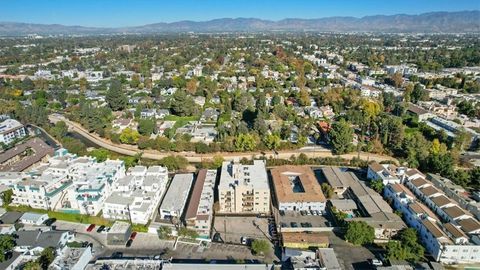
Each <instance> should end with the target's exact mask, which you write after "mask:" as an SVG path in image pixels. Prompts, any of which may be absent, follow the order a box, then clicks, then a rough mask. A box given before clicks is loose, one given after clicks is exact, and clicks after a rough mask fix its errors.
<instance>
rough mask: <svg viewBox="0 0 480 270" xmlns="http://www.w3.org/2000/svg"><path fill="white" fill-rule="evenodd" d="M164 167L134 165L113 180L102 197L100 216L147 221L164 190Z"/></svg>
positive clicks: (166, 173)
mask: <svg viewBox="0 0 480 270" xmlns="http://www.w3.org/2000/svg"><path fill="white" fill-rule="evenodd" d="M167 182H168V169H167V168H165V167H160V166H152V167H149V168H147V167H145V166H135V167H133V168H131V169H130V170H129V171H128V172H127V175H126V176H125V177H123V178H121V179H119V180H118V181H116V182H114V183H113V187H112V193H111V194H110V196H108V198H106V200H105V204H104V207H103V217H104V218H108V219H115V220H129V221H131V222H133V223H136V224H147V223H148V221H149V220H150V219H152V218H153V216H154V214H155V211H156V209H157V207H158V205H159V204H160V200H161V199H162V196H163V194H164V193H165V190H166V186H167Z"/></svg>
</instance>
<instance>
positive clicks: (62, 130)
mask: <svg viewBox="0 0 480 270" xmlns="http://www.w3.org/2000/svg"><path fill="white" fill-rule="evenodd" d="M50 132H51V133H52V135H53V137H55V138H57V139H58V140H62V138H64V137H65V136H67V133H68V126H67V124H66V123H65V122H64V121H58V122H57V123H55V126H54V127H52V128H51V130H50Z"/></svg>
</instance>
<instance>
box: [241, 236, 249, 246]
mask: <svg viewBox="0 0 480 270" xmlns="http://www.w3.org/2000/svg"><path fill="white" fill-rule="evenodd" d="M240 243H242V245H246V244H247V243H248V239H247V238H246V237H245V236H242V237H240Z"/></svg>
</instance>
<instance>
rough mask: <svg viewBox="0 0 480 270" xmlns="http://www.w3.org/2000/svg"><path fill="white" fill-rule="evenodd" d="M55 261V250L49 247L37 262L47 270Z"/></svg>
mask: <svg viewBox="0 0 480 270" xmlns="http://www.w3.org/2000/svg"><path fill="white" fill-rule="evenodd" d="M54 259H55V249H54V248H53V247H47V248H45V249H44V250H43V251H42V252H41V253H40V257H39V258H38V259H37V261H38V263H39V264H40V266H41V267H42V269H44V270H47V269H48V266H49V265H50V264H51V263H52V262H53V260H54Z"/></svg>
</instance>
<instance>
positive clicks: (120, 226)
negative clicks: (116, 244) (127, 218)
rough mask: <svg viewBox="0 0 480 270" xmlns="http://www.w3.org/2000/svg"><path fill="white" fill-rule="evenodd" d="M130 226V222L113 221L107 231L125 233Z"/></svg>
mask: <svg viewBox="0 0 480 270" xmlns="http://www.w3.org/2000/svg"><path fill="white" fill-rule="evenodd" d="M129 228H130V224H129V223H127V222H124V221H115V223H113V225H112V228H111V229H110V231H109V232H108V233H126V232H127V231H128V229H129Z"/></svg>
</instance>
